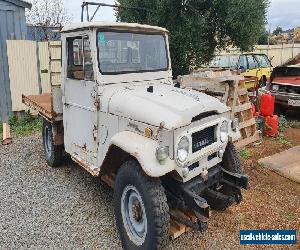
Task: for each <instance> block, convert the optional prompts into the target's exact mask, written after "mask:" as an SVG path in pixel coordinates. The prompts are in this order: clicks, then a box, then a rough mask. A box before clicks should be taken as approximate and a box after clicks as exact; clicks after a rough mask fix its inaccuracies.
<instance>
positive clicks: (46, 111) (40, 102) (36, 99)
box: [22, 93, 57, 121]
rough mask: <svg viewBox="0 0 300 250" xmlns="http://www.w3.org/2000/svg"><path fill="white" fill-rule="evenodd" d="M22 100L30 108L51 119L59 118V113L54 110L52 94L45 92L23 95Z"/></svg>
mask: <svg viewBox="0 0 300 250" xmlns="http://www.w3.org/2000/svg"><path fill="white" fill-rule="evenodd" d="M22 102H23V103H24V104H25V105H27V106H28V107H29V108H31V109H33V110H36V111H37V112H38V113H39V115H41V116H42V117H44V118H45V119H47V120H49V121H55V120H57V119H56V118H57V114H56V113H55V112H54V111H53V105H52V95H51V94H50V93H45V94H41V95H28V96H25V95H22Z"/></svg>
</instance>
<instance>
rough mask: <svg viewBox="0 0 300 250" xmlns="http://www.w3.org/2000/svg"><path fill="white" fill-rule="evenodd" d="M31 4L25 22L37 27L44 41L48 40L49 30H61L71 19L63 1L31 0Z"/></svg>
mask: <svg viewBox="0 0 300 250" xmlns="http://www.w3.org/2000/svg"><path fill="white" fill-rule="evenodd" d="M31 3H32V8H31V10H28V11H27V12H26V21H27V23H29V24H31V25H33V26H35V27H37V28H38V32H40V33H42V34H41V37H44V38H45V40H48V38H49V32H51V28H54V27H56V28H61V27H63V26H64V25H65V24H67V23H69V22H70V21H71V19H72V17H71V16H70V15H69V13H68V12H67V10H66V9H65V7H64V2H63V0H32V1H31Z"/></svg>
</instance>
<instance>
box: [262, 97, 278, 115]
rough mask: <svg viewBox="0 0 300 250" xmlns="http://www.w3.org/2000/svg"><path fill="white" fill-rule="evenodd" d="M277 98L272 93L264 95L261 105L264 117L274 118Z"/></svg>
mask: <svg viewBox="0 0 300 250" xmlns="http://www.w3.org/2000/svg"><path fill="white" fill-rule="evenodd" d="M274 105H275V97H274V96H272V95H271V94H270V93H267V94H262V96H261V103H260V114H261V115H262V116H265V117H266V116H272V115H273V114H274Z"/></svg>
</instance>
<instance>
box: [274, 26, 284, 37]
mask: <svg viewBox="0 0 300 250" xmlns="http://www.w3.org/2000/svg"><path fill="white" fill-rule="evenodd" d="M282 32H283V30H282V28H281V27H279V26H277V27H276V29H275V30H274V31H273V35H276V36H278V35H280V34H281V33H282Z"/></svg>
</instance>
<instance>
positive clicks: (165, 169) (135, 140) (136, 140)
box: [111, 131, 176, 177]
mask: <svg viewBox="0 0 300 250" xmlns="http://www.w3.org/2000/svg"><path fill="white" fill-rule="evenodd" d="M111 144H112V145H115V146H117V147H119V148H121V149H122V150H124V151H125V152H127V153H129V154H130V155H132V156H133V157H135V158H136V159H137V160H138V162H139V163H140V165H141V167H142V169H143V170H144V172H145V173H146V174H147V175H148V176H151V177H161V176H163V175H165V174H167V173H169V172H171V171H172V170H174V169H175V168H176V163H175V162H174V161H173V160H171V159H170V158H168V159H167V160H166V161H165V163H164V164H160V163H159V162H158V160H157V159H156V157H155V152H156V149H157V148H158V147H159V145H158V143H157V141H155V140H152V139H150V138H147V137H144V136H142V135H138V134H136V133H133V132H130V131H123V132H120V133H118V134H116V135H114V136H113V137H112V138H111Z"/></svg>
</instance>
